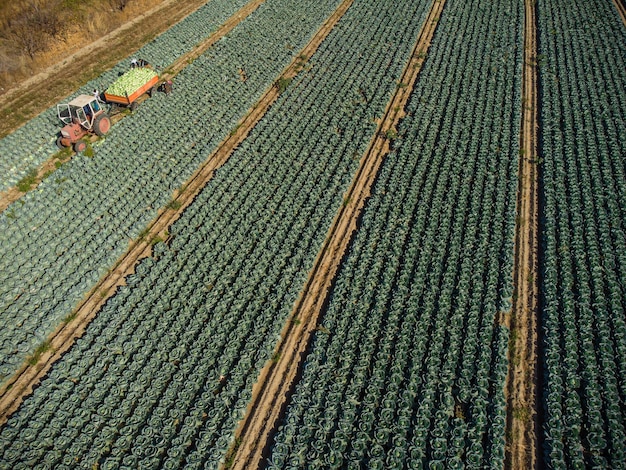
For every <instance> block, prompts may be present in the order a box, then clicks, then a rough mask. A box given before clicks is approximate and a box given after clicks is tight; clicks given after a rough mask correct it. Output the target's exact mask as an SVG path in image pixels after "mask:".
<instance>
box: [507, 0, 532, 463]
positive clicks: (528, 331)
mask: <svg viewBox="0 0 626 470" xmlns="http://www.w3.org/2000/svg"><path fill="white" fill-rule="evenodd" d="M535 35H536V23H535V2H534V0H526V1H525V21H524V70H523V78H522V104H523V116H522V125H521V148H522V149H523V152H522V155H521V157H520V166H519V188H518V198H517V224H516V235H515V266H514V272H513V279H514V283H515V294H514V303H513V311H512V315H511V336H510V341H509V364H510V366H509V373H508V376H507V386H506V395H507V430H506V436H507V437H506V439H507V443H506V461H505V468H507V469H514V470H527V469H533V468H537V466H538V453H539V446H538V432H539V426H538V414H537V407H538V406H539V404H538V400H537V397H538V396H539V395H538V389H537V374H538V361H537V347H538V328H537V323H538V315H539V305H538V295H539V285H538V280H537V274H538V250H539V229H538V217H539V215H538V184H539V183H538V170H537V163H538V162H537V68H536V55H537V43H536V37H535Z"/></svg>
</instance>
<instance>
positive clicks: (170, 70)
mask: <svg viewBox="0 0 626 470" xmlns="http://www.w3.org/2000/svg"><path fill="white" fill-rule="evenodd" d="M264 2H265V0H252V1H251V2H249V3H247V4H246V5H244V6H243V7H241V8H240V9H239V10H238V11H237V12H236V13H235V14H233V15H232V16H231V17H230V18H228V20H226V21H225V22H224V23H223V24H222V25H221V26H220V27H219V28H218V29H217V30H216V31H214V32H213V33H212V34H211V35H210V36H209V37H208V38H206V39H204V40H203V41H200V42H199V43H198V44H196V46H195V47H194V49H193V50H191V51H189V52H188V53H186V54H184V55H182V56H181V57H179V58H178V59H176V60H175V61H174V62H173V63H172V64H170V65H169V66H168V67H166V71H167V72H164V73H163V74H162V75H161V76H160V77H159V78H160V79H161V80H169V79H171V78H173V77H175V76H176V75H178V74H179V73H180V72H181V71H182V70H183V69H184V68H185V67H187V65H189V64H190V63H191V62H193V60H194V59H196V58H198V57H200V56H201V55H202V54H204V53H205V52H206V51H207V49H209V48H210V47H211V46H212V45H213V44H215V43H216V42H217V41H219V40H220V39H222V38H223V37H224V36H226V35H227V34H228V33H230V32H231V31H232V30H233V29H234V28H235V27H236V26H237V25H238V24H239V23H241V22H242V21H243V20H244V19H246V18H247V17H248V16H250V15H251V14H252V12H254V11H255V10H256V9H257V8H258V7H259V6H260V5H261V4H262V3H264ZM199 6H201V5H199ZM195 10H196V9H194V10H193V11H195ZM193 11H192V12H190V13H189V14H191V13H193ZM185 16H188V15H185ZM181 21H182V20H181ZM171 26H173V25H170V26H169V27H171ZM146 99H147V96H146V95H143V96H141V97H140V98H139V99H138V100H137V103H139V104H141V103H142V102H143V101H145V100H146ZM124 117H125V114H123V113H118V114H114V115H112V116H111V124H116V123H118V122H119V121H121V120H122V119H123V118H124ZM89 140H90V141H91V142H95V141H97V140H98V137H96V136H91V137H90V138H89ZM64 152H68V151H67V150H65V151H64V150H61V151H59V152H57V153H56V154H55V155H53V156H52V157H50V158H49V159H48V160H46V161H45V162H44V163H42V164H41V165H40V166H39V167H38V168H37V176H36V177H35V179H34V183H33V184H32V185H31V188H30V191H33V190H35V189H37V186H38V185H39V184H40V183H41V182H42V181H43V180H44V179H45V177H47V176H49V175H50V172H53V171H55V170H56V169H57V167H56V164H57V162H59V163H62V164H64V163H67V162H68V161H70V160H71V159H72V156H73V155H75V154H74V153H73V151H72V152H69V153H65V154H64ZM24 194H26V193H25V192H22V191H20V190H19V189H18V188H17V186H14V187H12V188H9V189H7V190H5V191H4V192H0V214H1V213H2V212H3V211H5V210H6V209H7V208H8V207H9V206H10V205H11V204H13V203H14V202H15V201H17V200H19V199H20V198H21V197H22V196H23V195H24Z"/></svg>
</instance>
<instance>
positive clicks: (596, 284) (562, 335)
mask: <svg viewBox="0 0 626 470" xmlns="http://www.w3.org/2000/svg"><path fill="white" fill-rule="evenodd" d="M539 5H540V8H539V11H538V22H539V28H538V29H539V44H540V49H539V53H540V56H539V57H540V60H541V62H540V67H539V79H540V84H541V87H542V89H543V96H542V98H541V104H542V107H541V121H542V127H541V142H542V148H541V156H542V157H543V160H544V162H543V183H544V184H543V194H542V196H543V199H544V212H543V216H544V217H545V223H544V227H543V233H542V235H543V243H544V247H543V249H544V250H545V251H544V252H545V255H544V257H545V260H544V266H543V281H542V294H543V296H544V300H543V301H544V308H543V312H542V323H543V328H544V331H543V334H544V342H543V345H542V346H543V350H544V353H543V356H544V357H543V377H542V384H543V387H542V388H543V396H542V401H543V403H542V406H543V409H544V412H545V422H544V432H545V442H546V447H545V459H546V461H547V462H548V464H549V465H550V466H551V467H552V468H626V446H625V445H624V443H626V407H625V403H626V314H625V312H626V94H625V93H624V91H625V90H626V30H625V28H624V24H623V23H622V22H621V20H620V18H619V16H618V15H617V12H616V10H615V8H614V6H613V4H612V3H611V2H604V1H598V0H591V1H581V0H577V1H573V0H569V1H565V2H561V1H558V2H557V1H552V0H542V1H541V2H540V4H539Z"/></svg>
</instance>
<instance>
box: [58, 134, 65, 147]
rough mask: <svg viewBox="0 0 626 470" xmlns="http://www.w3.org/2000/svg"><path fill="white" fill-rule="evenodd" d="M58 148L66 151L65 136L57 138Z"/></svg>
mask: <svg viewBox="0 0 626 470" xmlns="http://www.w3.org/2000/svg"><path fill="white" fill-rule="evenodd" d="M57 147H59V148H60V149H64V148H65V145H63V136H61V135H60V136H59V137H57Z"/></svg>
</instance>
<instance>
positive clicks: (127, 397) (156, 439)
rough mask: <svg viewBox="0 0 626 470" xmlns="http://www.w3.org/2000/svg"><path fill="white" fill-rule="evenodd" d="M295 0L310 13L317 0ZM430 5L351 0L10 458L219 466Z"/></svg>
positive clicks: (23, 422)
mask: <svg viewBox="0 0 626 470" xmlns="http://www.w3.org/2000/svg"><path fill="white" fill-rule="evenodd" d="M269 4H270V2H269V1H268V5H269ZM292 5H293V7H294V9H295V10H296V11H297V12H299V14H298V18H302V17H303V15H304V12H310V11H311V9H312V4H311V3H310V2H302V3H301V4H292ZM296 6H297V8H295V7H296ZM427 6H428V2H426V1H424V2H420V3H416V2H406V3H404V4H402V5H401V6H399V5H398V4H397V2H395V1H393V0H386V1H384V2H381V1H380V0H356V1H355V2H354V3H353V5H352V6H351V7H350V9H349V10H348V11H347V12H346V14H345V16H344V17H343V18H342V19H341V21H340V22H339V24H338V25H337V26H336V27H335V28H334V29H333V30H332V31H331V32H330V35H329V36H328V37H327V38H326V40H325V41H324V42H323V43H322V44H321V46H320V48H319V49H318V51H317V53H316V54H315V55H314V56H313V57H312V58H311V61H310V68H308V69H307V70H306V71H303V72H302V74H301V75H300V76H299V77H298V78H297V79H296V80H294V81H292V82H291V84H290V86H289V87H287V89H286V90H285V91H284V93H283V94H281V95H280V97H279V99H278V101H277V102H276V103H275V104H274V105H273V106H272V107H271V108H270V110H269V111H268V113H267V114H266V115H265V116H264V117H263V118H262V119H261V121H260V122H259V123H258V124H257V126H256V127H255V128H254V129H253V131H252V133H251V134H250V136H249V137H248V138H247V139H246V140H244V142H243V143H242V144H241V145H240V147H239V148H238V149H237V150H236V151H235V153H234V154H233V155H232V156H231V157H230V158H229V160H228V161H227V162H226V164H225V165H224V166H223V167H222V168H221V169H220V170H218V171H217V173H216V175H215V177H214V178H213V179H212V180H211V181H210V182H209V183H208V185H207V186H206V187H205V188H204V189H203V190H202V191H201V193H200V194H199V195H198V196H197V198H196V200H195V201H194V202H193V203H192V204H191V205H190V206H189V207H188V208H187V209H186V210H185V212H184V213H183V214H182V216H181V218H180V219H179V221H177V222H176V224H174V225H173V227H172V228H171V240H170V241H169V242H168V243H167V244H164V243H158V244H156V245H155V247H154V250H155V252H154V254H155V257H154V258H149V259H147V260H145V261H143V262H142V263H141V264H140V265H139V266H138V267H137V270H136V274H134V275H133V276H130V277H129V278H128V280H127V281H128V285H127V286H126V287H123V288H121V289H120V290H119V292H118V293H116V295H115V296H113V297H112V299H111V300H110V301H109V302H108V303H107V305H106V306H105V307H104V308H103V309H102V311H101V312H99V313H98V315H97V316H96V318H95V320H94V321H93V322H92V323H91V324H90V325H89V327H88V328H87V331H86V333H85V335H84V336H83V337H82V338H81V339H80V340H78V341H77V343H76V344H75V345H74V346H73V347H72V348H71V349H70V350H69V351H68V353H67V354H65V355H64V356H63V358H62V359H61V360H60V361H59V362H57V363H56V364H55V365H54V366H53V368H52V369H51V371H50V373H49V375H48V376H47V377H46V378H45V379H44V380H43V381H42V383H41V385H40V386H39V387H38V388H37V389H36V391H35V392H34V394H33V395H32V396H31V397H29V398H27V399H26V400H25V401H24V403H23V404H22V406H21V407H20V409H19V410H18V411H17V412H16V413H15V414H14V415H13V416H11V418H10V419H9V421H8V422H7V423H6V425H5V426H4V427H3V428H2V430H1V431H0V449H2V450H1V451H0V467H2V466H9V467H11V468H15V469H18V468H26V467H32V466H36V465H50V466H55V467H56V468H65V467H71V466H73V465H76V462H80V464H81V465H86V466H92V465H94V464H98V465H99V468H120V467H123V468H182V467H185V468H202V467H203V468H215V467H217V466H218V464H219V462H220V461H222V460H223V458H224V454H225V450H226V448H227V447H228V446H229V444H230V443H231V442H232V438H233V431H234V429H235V426H236V424H237V421H238V420H239V419H240V418H241V415H242V413H243V410H244V409H245V407H246V405H247V404H248V402H249V400H250V396H251V390H252V385H253V383H254V382H255V381H256V380H257V375H258V373H259V370H260V368H261V367H262V366H263V364H264V363H265V362H266V361H267V360H268V359H269V358H270V355H271V351H272V350H273V348H274V345H275V343H276V341H277V339H278V337H279V334H280V331H281V329H282V326H283V324H284V322H285V320H286V318H287V317H288V315H289V312H290V310H291V308H292V305H293V302H294V301H295V299H296V297H297V295H298V293H299V291H300V290H301V288H302V286H303V284H304V282H305V279H306V275H307V272H308V270H309V269H310V268H311V266H312V264H313V262H314V259H315V256H316V253H317V251H318V250H319V248H320V246H321V245H322V243H323V240H324V237H325V234H326V232H327V231H328V229H329V226H330V224H331V222H332V220H333V216H334V214H335V213H336V211H337V210H338V209H339V207H341V204H342V203H343V194H344V193H345V191H346V189H347V187H348V185H349V183H350V181H351V179H352V175H353V173H354V172H355V170H356V168H357V166H358V161H359V157H360V155H361V154H362V153H363V152H364V151H365V149H366V147H367V145H368V142H369V141H370V139H371V137H372V135H373V133H374V132H375V128H376V127H375V124H374V122H373V119H372V118H373V117H374V116H380V115H381V114H382V113H383V111H384V108H385V105H386V103H387V102H388V100H389V98H390V97H391V96H392V94H393V91H394V90H395V89H396V86H397V80H398V78H399V77H400V75H401V71H402V68H403V66H404V64H405V63H406V61H407V60H408V58H409V55H410V52H411V48H412V46H413V44H414V43H415V41H416V40H417V37H418V34H419V31H420V29H421V25H422V23H423V21H424V19H425V16H426V10H427ZM283 28H286V25H285V20H284V19H282V23H281V28H278V26H277V27H276V31H274V34H277V32H278V30H280V29H283ZM245 36H246V37H247V36H248V35H245ZM251 37H252V36H251ZM263 39H264V40H265V41H268V40H269V39H270V38H269V37H268V36H267V35H266V37H264V38H263ZM228 41H232V39H229V40H228ZM228 41H227V42H228ZM257 46H258V45H257ZM250 47H251V48H253V44H251V45H250ZM253 49H254V48H253ZM255 50H256V52H257V54H258V52H259V47H256V49H255ZM347 51H351V53H348V52H347ZM246 70H247V71H248V72H249V78H248V81H250V80H251V78H250V76H251V75H252V73H253V72H258V69H252V68H247V69H246ZM35 416H36V417H37V419H34V418H35Z"/></svg>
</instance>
